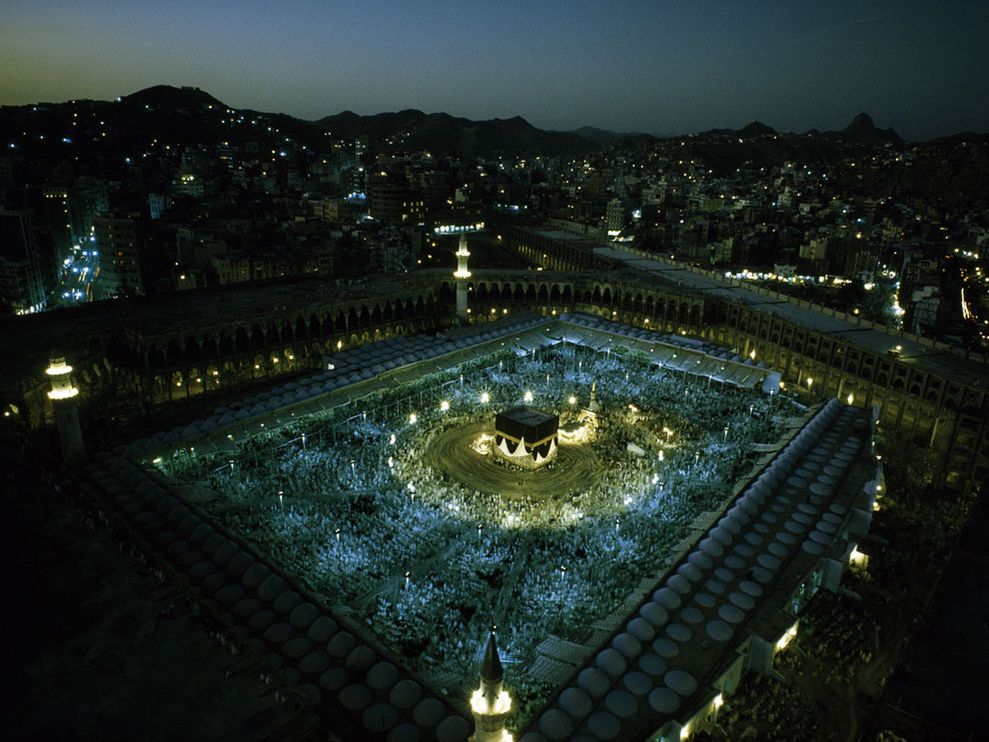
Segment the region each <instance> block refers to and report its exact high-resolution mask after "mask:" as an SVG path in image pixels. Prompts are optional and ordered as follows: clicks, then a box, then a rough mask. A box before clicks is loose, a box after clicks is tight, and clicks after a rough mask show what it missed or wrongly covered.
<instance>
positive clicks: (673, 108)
mask: <svg viewBox="0 0 989 742" xmlns="http://www.w3.org/2000/svg"><path fill="white" fill-rule="evenodd" d="M987 40H989V2H985V0H982V1H981V2H968V1H966V0H958V1H957V2H956V1H954V0H945V2H943V3H935V2H887V1H886V0H857V1H856V2H848V1H846V0H832V1H831V2H819V3H813V5H811V4H810V3H808V2H803V1H802V0H791V1H790V2H776V1H775V0H751V2H743V1H742V0H735V2H708V1H704V0H694V1H692V2H691V1H684V2H665V1H663V0H652V1H651V2H650V1H645V2H611V3H607V2H583V1H581V0H569V1H568V2H540V1H539V0H530V2H511V1H509V0H482V1H480V2H459V3H458V2H449V1H448V2H433V1H432V0H408V1H406V2H397V1H393V2H374V1H372V0H365V2H361V3H356V2H354V3H351V2H333V1H332V0H322V1H316V0H313V1H312V2H292V1H291V0H286V1H285V2H277V1H276V0H263V1H256V0H240V1H239V2H234V1H233V0H197V1H196V2H168V1H167V0H155V1H153V2H152V1H146V0H90V2H73V1H70V0H2V4H0V103H2V104H19V103H30V102H35V101H38V100H66V99H69V98H104V99H110V98H115V97H116V96H118V95H123V94H126V93H130V92H134V91H135V90H138V89H140V88H143V87H147V86H149V85H153V84H157V83H169V84H173V85H197V86H199V87H201V88H203V89H204V90H207V91H208V92H210V93H212V94H213V95H215V96H216V97H218V98H220V99H221V100H223V101H224V102H225V103H227V104H228V105H231V106H234V107H250V108H256V109H260V110H267V111H281V112H285V113H290V114H293V115H296V116H300V117H303V118H318V117H320V116H323V115H327V114H331V113H337V112H339V111H341V110H344V109H351V110H354V111H357V112H358V113H377V112H380V111H390V110H398V109H401V108H421V109H423V110H426V111H447V112H449V113H452V114H454V115H459V116H466V117H469V118H493V117H509V116H514V115H521V116H524V117H525V118H527V119H528V120H529V121H531V122H532V123H533V124H535V125H536V126H540V127H543V128H550V129H571V128H575V127H578V126H583V125H592V126H599V127H602V128H609V129H616V130H642V131H649V132H658V133H670V134H675V133H683V132H690V131H697V130H701V129H706V128H712V127H720V126H733V127H735V126H742V125H744V124H745V123H747V122H749V121H751V120H752V119H756V118H758V119H760V120H762V121H764V122H766V123H768V124H770V125H771V126H774V127H776V128H778V129H784V130H795V131H803V130H805V129H808V128H811V127H815V126H816V127H818V128H821V129H831V128H841V127H843V126H845V125H846V124H847V123H848V122H849V121H850V120H851V118H852V117H853V116H854V115H855V114H856V113H858V112H859V111H867V112H868V113H870V114H872V116H873V118H874V119H875V121H876V124H877V125H878V126H882V127H887V126H893V127H894V128H895V129H896V130H897V131H899V132H900V133H901V134H902V135H903V136H905V137H907V138H911V139H924V138H930V137H933V136H939V135H943V134H949V133H953V132H956V131H961V130H966V129H971V130H976V131H989V62H987V55H986V53H985V47H986V46H987V44H989V41H987Z"/></svg>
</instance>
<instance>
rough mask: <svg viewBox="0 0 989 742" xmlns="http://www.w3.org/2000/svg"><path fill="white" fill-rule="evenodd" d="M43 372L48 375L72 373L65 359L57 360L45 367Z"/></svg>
mask: <svg viewBox="0 0 989 742" xmlns="http://www.w3.org/2000/svg"><path fill="white" fill-rule="evenodd" d="M45 373H46V374H48V375H49V376H64V375H65V374H71V373H72V366H70V365H68V364H67V363H66V362H65V361H57V362H55V363H52V364H51V365H50V366H49V367H48V368H46V369H45Z"/></svg>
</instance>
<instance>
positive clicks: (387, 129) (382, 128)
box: [0, 85, 984, 157]
mask: <svg viewBox="0 0 989 742" xmlns="http://www.w3.org/2000/svg"><path fill="white" fill-rule="evenodd" d="M118 101H122V102H124V103H126V104H130V105H133V106H135V107H136V108H137V109H138V110H140V109H144V110H151V111H159V112H161V113H166V112H167V113H168V114H169V115H178V116H180V117H184V119H188V118H189V117H190V115H192V114H194V113H196V112H200V113H203V114H207V113H210V112H213V113H214V114H215V116H219V115H221V114H223V113H225V112H226V111H227V110H236V111H238V112H240V113H246V114H256V115H264V116H266V117H269V118H271V119H275V120H277V121H278V122H279V126H280V127H283V128H284V129H286V130H291V131H293V132H295V133H296V134H298V135H300V137H303V138H305V139H309V140H310V141H312V142H316V141H318V139H316V138H315V137H316V136H317V135H318V136H319V137H323V136H325V135H326V133H330V135H331V136H333V137H335V138H340V139H349V138H355V137H358V136H367V137H368V140H369V142H370V143H371V144H372V146H379V147H383V146H399V145H400V146H404V147H407V148H409V149H416V150H425V151H435V152H436V153H438V154H445V155H459V156H465V157H474V156H476V157H490V156H497V155H508V156H534V155H546V156H574V155H580V154H584V153H590V152H594V151H597V150H600V149H603V148H607V147H626V148H632V149H642V148H645V147H649V146H651V145H653V144H656V143H659V142H662V141H664V140H666V141H668V140H673V139H685V138H689V139H690V140H691V142H692V143H694V144H696V145H698V146H704V145H706V144H711V143H721V144H728V143H738V144H739V145H740V146H741V145H742V144H743V143H758V142H760V141H764V144H767V145H768V144H771V143H772V142H773V141H779V140H783V141H784V142H789V143H791V144H793V145H794V146H802V145H800V144H799V141H798V140H802V141H806V140H807V139H808V138H810V139H813V140H814V141H815V142H818V143H819V144H820V145H821V146H823V147H825V148H827V149H830V148H831V147H832V146H841V145H863V146H881V145H884V144H902V143H903V142H904V140H903V139H902V137H900V136H899V134H897V133H896V131H894V130H893V129H892V128H887V129H880V128H878V127H877V126H876V125H875V122H874V121H873V120H872V118H871V117H870V116H869V115H868V114H866V113H860V114H858V115H857V116H855V117H854V118H853V120H852V121H851V122H850V123H849V125H848V126H846V127H845V128H843V129H840V130H834V131H818V130H816V129H811V130H809V131H807V132H803V133H793V132H780V131H777V130H776V129H774V128H773V127H771V126H769V125H767V124H765V123H763V122H761V121H752V122H751V123H749V124H747V125H745V126H743V127H742V128H740V129H730V128H723V129H709V130H706V131H701V132H696V133H685V134H679V135H676V136H658V135H655V134H649V133H644V132H616V131H611V130H608V129H601V128H597V127H591V126H583V127H580V128H577V129H573V130H570V131H552V130H546V129H540V128H538V127H535V126H533V125H532V124H531V123H529V122H528V121H527V120H526V119H524V118H523V117H521V116H514V117H512V118H507V119H501V118H495V119H488V120H480V121H475V120H471V119H467V118H463V117H456V116H452V115H450V114H448V113H442V112H439V113H425V112H423V111H420V110H417V109H405V110H401V111H393V112H384V113H378V114H372V115H360V114H357V113H354V112H353V111H342V112H340V113H337V114H333V115H329V116H324V117H322V118H319V119H316V120H314V121H307V120H305V119H299V118H296V117H294V116H290V115H288V114H280V113H268V112H261V111H255V110H253V109H244V108H241V109H234V108H232V107H229V106H227V104H225V103H224V102H223V101H221V100H219V99H218V98H216V97H214V96H212V95H210V94H209V93H207V92H206V91H204V90H201V89H200V88H197V87H175V86H171V85H154V86H151V87H148V88H144V89H142V90H138V91H136V92H134V93H131V94H129V95H125V96H122V97H121V98H119V99H118ZM98 103H103V102H98ZM105 104H106V105H114V104H113V103H111V102H105ZM36 105H38V106H60V105H65V104H53V103H39V104H36ZM22 108H26V107H25V106H4V107H0V112H2V111H3V110H5V109H6V110H11V109H22ZM207 118H214V117H207ZM983 136H984V135H977V134H972V133H970V132H962V133H959V134H955V135H952V136H950V137H939V138H936V139H933V140H930V141H931V142H937V141H941V140H950V139H971V138H982V137H983ZM737 140H741V142H738V141H737Z"/></svg>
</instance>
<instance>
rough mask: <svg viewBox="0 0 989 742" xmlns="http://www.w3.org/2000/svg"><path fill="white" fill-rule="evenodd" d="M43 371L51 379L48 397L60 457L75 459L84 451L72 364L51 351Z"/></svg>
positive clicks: (77, 394) (77, 395)
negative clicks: (58, 442)
mask: <svg viewBox="0 0 989 742" xmlns="http://www.w3.org/2000/svg"><path fill="white" fill-rule="evenodd" d="M50 360H51V362H50V363H49V364H48V368H46V369H45V373H46V374H48V377H49V378H50V379H51V382H52V388H51V391H50V392H48V399H50V400H51V401H52V408H53V409H54V410H55V424H56V425H57V426H58V437H59V439H60V440H61V442H62V458H63V459H65V460H66V461H77V460H79V459H81V458H82V457H83V456H84V455H85V453H86V446H85V445H84V444H83V442H82V426H81V425H80V424H79V390H78V389H77V388H76V387H75V386H74V385H73V384H72V366H70V365H68V364H67V363H66V362H65V357H64V356H63V355H62V354H60V353H52V355H51V359H50Z"/></svg>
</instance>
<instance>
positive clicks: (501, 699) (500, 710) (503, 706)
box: [470, 688, 512, 715]
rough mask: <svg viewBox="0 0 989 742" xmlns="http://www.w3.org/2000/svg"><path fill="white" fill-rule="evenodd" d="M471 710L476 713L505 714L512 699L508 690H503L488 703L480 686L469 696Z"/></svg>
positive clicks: (510, 705) (509, 708) (510, 706)
mask: <svg viewBox="0 0 989 742" xmlns="http://www.w3.org/2000/svg"><path fill="white" fill-rule="evenodd" d="M470 707H471V710H472V711H474V712H475V713H478V714H482V715H484V714H507V713H508V712H509V711H511V709H512V699H511V696H509V695H508V691H505V690H503V691H502V692H501V693H499V694H498V698H496V699H495V702H494V703H493V704H492V703H488V700H487V699H486V698H485V697H484V693H483V692H482V691H481V689H480V688H478V689H477V690H475V691H474V692H473V693H472V694H471V697H470Z"/></svg>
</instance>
